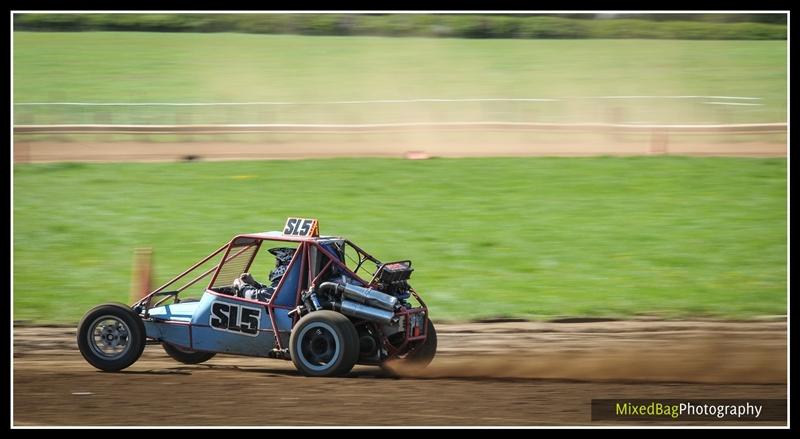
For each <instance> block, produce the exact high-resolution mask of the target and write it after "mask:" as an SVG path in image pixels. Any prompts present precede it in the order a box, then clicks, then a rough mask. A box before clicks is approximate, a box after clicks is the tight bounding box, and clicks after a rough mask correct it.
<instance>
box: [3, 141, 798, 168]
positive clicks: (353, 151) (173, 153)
mask: <svg viewBox="0 0 800 439" xmlns="http://www.w3.org/2000/svg"><path fill="white" fill-rule="evenodd" d="M487 144H488V143H485V142H459V143H452V142H450V143H432V142H414V143H413V144H409V145H413V146H409V145H406V144H403V143H402V142H401V143H398V144H396V145H385V144H376V143H367V142H348V143H344V142H337V141H329V142H324V143H320V142H316V143H314V142H312V143H306V144H304V143H292V144H280V143H277V144H268V143H231V142H227V143H226V142H214V143H211V142H184V143H148V142H142V143H137V142H111V143H98V142H26V141H18V142H15V144H14V163H32V162H58V161H78V162H84V161H85V162H109V161H110V162H113V161H168V160H182V159H185V158H187V157H192V158H194V159H202V160H244V159H300V158H326V157H402V156H404V154H406V153H407V152H409V151H412V150H415V151H417V150H418V151H424V152H425V153H426V154H428V155H431V156H436V157H485V156H489V155H491V156H494V157H503V156H508V157H519V156H566V157H570V156H592V155H648V154H664V153H669V154H678V155H697V156H759V157H785V156H786V152H787V146H786V143H768V142H749V143H748V142H742V143H696V144H688V143H675V144H670V145H669V147H668V148H667V146H663V147H658V148H656V150H654V149H653V146H652V145H651V144H650V142H649V141H645V142H628V143H613V144H612V143H586V142H573V143H565V142H558V143H541V144H529V143H518V142H510V143H501V144H491V147H487V146H486V145H487Z"/></svg>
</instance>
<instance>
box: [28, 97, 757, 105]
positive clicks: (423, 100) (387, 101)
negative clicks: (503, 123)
mask: <svg viewBox="0 0 800 439" xmlns="http://www.w3.org/2000/svg"><path fill="white" fill-rule="evenodd" d="M592 99H728V100H761V98H759V97H750V96H571V97H557V98H464V99H436V98H421V99H378V100H352V101H308V102H282V101H264V102H17V103H15V104H14V105H18V106H82V107H109V106H111V107H162V106H163V107H216V106H269V105H360V104H408V103H436V102H440V103H448V102H561V101H569V100H592Z"/></svg>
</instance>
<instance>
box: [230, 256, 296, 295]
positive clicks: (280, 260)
mask: <svg viewBox="0 0 800 439" xmlns="http://www.w3.org/2000/svg"><path fill="white" fill-rule="evenodd" d="M269 252H270V253H272V254H273V255H274V256H275V268H274V269H273V270H272V271H270V272H269V281H270V285H264V284H262V283H260V282H258V281H257V280H255V279H253V276H252V275H251V274H250V273H242V274H241V275H240V276H239V277H238V278H237V279H236V280H234V281H233V286H234V288H236V295H237V296H239V297H244V298H245V299H253V300H259V301H262V302H266V301H268V300H269V299H270V298H271V297H272V294H273V293H275V288H277V286H278V284H279V283H280V281H281V278H282V277H283V275H284V274H285V273H286V269H287V268H288V267H289V262H291V261H292V257H293V256H294V252H295V249H293V248H289V247H276V248H271V249H269Z"/></svg>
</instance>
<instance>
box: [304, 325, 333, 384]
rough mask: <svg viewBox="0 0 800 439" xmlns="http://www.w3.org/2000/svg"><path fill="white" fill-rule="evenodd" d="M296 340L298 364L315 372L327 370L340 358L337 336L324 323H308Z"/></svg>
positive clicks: (329, 326)
mask: <svg viewBox="0 0 800 439" xmlns="http://www.w3.org/2000/svg"><path fill="white" fill-rule="evenodd" d="M297 340H298V343H299V345H298V346H296V349H297V352H298V355H297V356H298V358H299V359H300V362H301V363H303V365H304V366H305V367H307V368H309V369H311V370H313V371H315V372H321V371H324V370H326V369H329V368H330V367H331V366H332V365H333V364H335V363H336V361H337V360H338V359H339V357H340V356H341V352H342V343H341V340H339V335H338V334H337V333H336V331H335V330H334V329H333V327H332V326H331V325H329V324H327V323H325V322H314V323H310V324H309V325H308V326H306V327H305V328H303V329H302V330H301V331H300V334H299V335H298V337H297Z"/></svg>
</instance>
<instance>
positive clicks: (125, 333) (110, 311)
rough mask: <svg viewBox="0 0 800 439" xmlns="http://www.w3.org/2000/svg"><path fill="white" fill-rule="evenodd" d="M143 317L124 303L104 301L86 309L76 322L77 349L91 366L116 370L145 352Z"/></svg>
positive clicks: (124, 366) (127, 364)
mask: <svg viewBox="0 0 800 439" xmlns="http://www.w3.org/2000/svg"><path fill="white" fill-rule="evenodd" d="M146 336H147V335H146V332H145V328H144V323H142V319H141V318H140V317H139V316H138V315H137V314H136V313H135V312H134V311H133V310H132V309H131V308H130V307H129V306H127V305H123V304H121V303H107V304H104V305H100V306H96V307H94V308H92V309H91V310H89V312H87V313H86V315H84V316H83V319H81V322H80V324H78V349H79V350H80V351H81V355H83V358H84V359H86V361H88V362H89V364H91V365H92V366H94V367H96V368H98V369H100V370H105V371H109V372H111V371H118V370H122V369H125V368H126V367H128V366H130V365H131V364H133V363H134V362H136V360H138V359H139V357H140V356H141V355H142V352H144V346H145V338H146Z"/></svg>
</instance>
